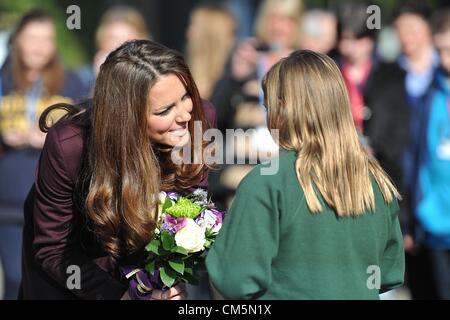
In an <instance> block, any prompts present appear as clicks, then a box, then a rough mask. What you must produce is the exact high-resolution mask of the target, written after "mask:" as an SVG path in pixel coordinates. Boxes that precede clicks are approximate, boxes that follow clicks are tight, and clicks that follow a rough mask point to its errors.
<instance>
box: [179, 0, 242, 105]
mask: <svg viewBox="0 0 450 320" xmlns="http://www.w3.org/2000/svg"><path fill="white" fill-rule="evenodd" d="M236 27H237V25H236V19H235V17H234V16H233V14H232V13H231V12H230V11H229V10H228V9H226V8H225V7H222V6H219V5H213V4H210V5H202V6H199V7H197V8H195V9H194V10H193V11H192V13H191V18H190V22H189V27H188V30H187V34H186V36H187V40H188V43H187V50H186V53H187V62H188V64H189V67H190V69H191V71H192V75H193V77H194V79H195V82H196V83H197V86H198V89H199V91H200V96H201V97H202V98H204V99H209V98H210V97H211V95H212V93H213V91H214V87H215V85H216V83H217V81H218V80H219V78H220V77H221V75H222V73H223V71H224V68H225V65H226V63H227V61H228V60H229V57H230V53H231V50H232V49H233V46H234V45H235V41H236Z"/></svg>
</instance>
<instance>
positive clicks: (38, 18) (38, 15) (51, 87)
mask: <svg viewBox="0 0 450 320" xmlns="http://www.w3.org/2000/svg"><path fill="white" fill-rule="evenodd" d="M35 22H39V23H50V24H51V25H52V26H53V27H54V26H55V23H54V20H53V18H52V17H51V16H50V15H49V14H48V13H47V12H45V11H43V10H40V9H33V10H30V11H28V12H27V13H25V14H24V15H23V16H22V18H21V19H20V21H19V23H18V24H17V27H16V28H15V30H14V31H13V33H12V35H11V65H12V76H13V77H12V78H13V82H14V84H13V90H14V91H15V92H17V93H21V94H23V93H24V92H25V91H26V90H27V89H28V88H29V87H30V86H31V85H32V83H31V82H30V81H29V80H28V79H27V78H26V74H27V70H26V66H25V65H24V63H23V53H22V51H21V48H20V46H19V44H18V41H17V39H18V38H19V36H20V35H21V34H22V32H23V30H24V29H25V27H27V26H28V25H29V24H30V23H35ZM55 41H56V39H55ZM41 74H42V79H43V94H44V95H48V96H51V95H55V94H58V93H59V91H60V89H61V86H62V84H63V82H64V68H63V66H62V64H61V62H60V61H59V59H58V56H57V54H56V51H55V54H54V55H53V57H51V58H50V59H49V61H48V62H47V65H46V66H45V67H44V69H43V70H42V71H41Z"/></svg>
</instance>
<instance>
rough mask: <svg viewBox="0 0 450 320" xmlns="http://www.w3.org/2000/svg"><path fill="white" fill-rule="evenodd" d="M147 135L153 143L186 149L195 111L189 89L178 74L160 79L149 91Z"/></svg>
mask: <svg viewBox="0 0 450 320" xmlns="http://www.w3.org/2000/svg"><path fill="white" fill-rule="evenodd" d="M149 104H150V106H149V111H148V116H147V121H148V133H149V136H150V139H151V141H152V142H154V143H159V144H163V145H167V146H170V147H175V146H184V145H185V144H187V143H188V142H189V140H190V134H189V127H188V123H189V120H191V117H192V116H191V112H192V108H193V104H192V99H191V96H190V95H189V93H188V92H187V89H186V87H185V86H184V84H183V83H182V82H181V80H180V79H179V78H178V77H177V76H176V75H175V74H168V75H164V76H161V77H160V78H159V79H158V80H157V82H156V83H155V84H154V85H153V87H152V88H151V89H150V92H149Z"/></svg>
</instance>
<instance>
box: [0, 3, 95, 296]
mask: <svg viewBox="0 0 450 320" xmlns="http://www.w3.org/2000/svg"><path fill="white" fill-rule="evenodd" d="M10 43H11V44H10V51H9V55H8V58H7V60H6V62H5V64H4V65H3V67H2V68H1V70H0V77H1V92H2V95H1V97H0V177H1V178H0V256H1V260H2V263H3V270H4V273H5V284H6V292H5V298H6V299H15V298H16V297H17V293H18V289H19V284H20V269H21V267H20V257H21V243H22V240H21V239H22V224H23V211H22V208H23V203H24V201H25V198H26V195H27V193H28V191H29V189H30V187H31V186H32V184H33V179H34V173H35V169H36V165H37V163H38V159H39V154H40V150H41V148H42V146H43V144H44V140H45V134H43V133H42V132H40V131H39V128H38V119H39V116H40V114H41V113H42V112H43V111H44V110H45V109H46V108H47V107H48V106H49V105H51V104H54V103H59V102H67V103H70V102H75V101H77V100H80V99H82V98H84V97H85V96H86V95H87V90H86V88H85V87H83V85H82V83H81V81H80V80H79V79H78V78H77V76H76V75H75V74H74V73H72V72H69V71H67V70H65V69H64V67H63V65H62V63H61V61H60V59H59V57H58V54H57V43H56V30H55V24H54V21H53V19H52V18H51V17H50V16H49V15H48V14H47V13H46V12H44V11H41V10H32V11H29V12H27V13H26V14H25V15H24V16H23V17H22V18H21V20H20V21H19V23H18V25H17V27H16V29H15V30H14V32H13V33H12V35H11V40H10ZM57 116H58V115H57V114H55V117H57ZM59 116H60V115H59Z"/></svg>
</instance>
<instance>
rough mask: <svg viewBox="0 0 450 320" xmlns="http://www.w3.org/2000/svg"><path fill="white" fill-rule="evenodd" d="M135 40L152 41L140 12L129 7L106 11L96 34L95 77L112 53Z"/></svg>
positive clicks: (118, 7)
mask: <svg viewBox="0 0 450 320" xmlns="http://www.w3.org/2000/svg"><path fill="white" fill-rule="evenodd" d="M134 39H137V40H140V39H141V40H142V39H150V33H149V31H148V30H147V26H146V23H145V20H144V18H143V17H142V15H141V14H140V13H139V11H137V10H136V9H134V8H132V7H128V6H115V7H112V8H111V9H109V10H108V11H106V12H105V13H104V14H103V16H102V18H101V20H100V25H99V26H98V28H97V32H96V34H95V43H96V46H97V53H96V54H95V57H94V62H93V69H94V74H95V76H97V74H98V71H99V69H100V65H101V64H102V63H103V62H104V61H105V59H106V57H107V56H108V54H109V53H110V52H111V51H113V50H115V49H117V48H118V47H119V46H120V45H121V44H122V43H124V42H125V41H128V40H134Z"/></svg>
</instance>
